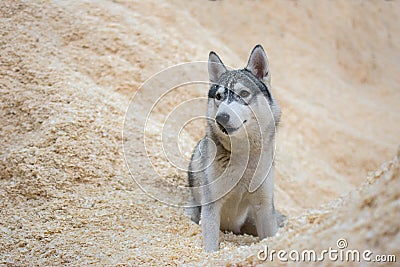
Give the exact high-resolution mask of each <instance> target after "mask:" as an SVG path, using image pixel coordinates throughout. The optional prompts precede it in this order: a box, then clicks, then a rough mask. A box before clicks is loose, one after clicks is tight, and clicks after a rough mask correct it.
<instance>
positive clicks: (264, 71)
mask: <svg viewBox="0 0 400 267" xmlns="http://www.w3.org/2000/svg"><path fill="white" fill-rule="evenodd" d="M246 69H247V70H249V71H250V72H251V73H253V75H254V76H256V77H257V78H258V79H260V80H262V79H264V78H265V77H266V76H267V75H268V71H269V66H268V59H267V55H266V54H265V51H264V48H263V47H262V46H261V45H256V46H255V47H254V48H253V51H251V54H250V57H249V61H248V62H247V66H246Z"/></svg>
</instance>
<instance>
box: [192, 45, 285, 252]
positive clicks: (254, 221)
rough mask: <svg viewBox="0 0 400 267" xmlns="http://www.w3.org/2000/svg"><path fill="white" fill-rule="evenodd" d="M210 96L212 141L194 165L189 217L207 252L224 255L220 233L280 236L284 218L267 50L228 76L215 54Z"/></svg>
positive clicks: (202, 144) (257, 50)
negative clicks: (279, 206) (277, 187)
mask: <svg viewBox="0 0 400 267" xmlns="http://www.w3.org/2000/svg"><path fill="white" fill-rule="evenodd" d="M208 72H209V77H210V84H211V86H210V90H209V93H208V110H207V118H208V123H207V126H206V136H205V137H204V138H203V139H201V140H200V141H199V142H198V144H197V145H196V147H195V149H194V151H193V154H192V158H191V162H190V164H189V171H188V178H189V186H190V187H191V191H192V197H193V198H192V200H191V202H190V205H189V208H187V213H188V214H189V216H190V217H191V219H192V220H193V221H194V222H196V223H199V221H200V219H201V227H202V236H203V246H204V250H205V251H207V252H211V251H217V250H218V249H219V240H218V239H219V230H223V231H232V232H233V233H237V234H239V233H247V234H252V235H254V236H257V235H258V236H259V237H260V239H263V238H266V237H270V236H274V235H275V234H276V233H277V231H278V224H279V225H280V224H282V223H283V220H284V216H283V215H281V214H279V213H278V212H277V211H275V208H274V166H273V160H274V148H275V132H276V127H277V126H278V123H279V120H280V114H281V111H280V108H279V105H278V103H277V102H276V100H275V99H274V97H273V96H272V94H271V75H270V71H269V65H268V60H267V56H266V54H265V51H264V49H263V48H262V46H261V45H257V46H256V47H254V49H253V51H252V52H251V55H250V58H249V60H248V64H247V66H246V67H245V68H244V69H239V70H228V69H227V68H226V67H225V66H224V64H223V63H222V61H221V60H220V58H219V57H218V55H217V54H216V53H215V52H210V54H209V60H208Z"/></svg>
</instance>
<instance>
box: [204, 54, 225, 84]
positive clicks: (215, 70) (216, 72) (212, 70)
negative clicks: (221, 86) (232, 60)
mask: <svg viewBox="0 0 400 267" xmlns="http://www.w3.org/2000/svg"><path fill="white" fill-rule="evenodd" d="M226 71H227V69H226V67H225V65H224V63H222V61H221V59H220V58H219V57H218V55H217V54H216V53H215V52H214V51H211V52H210V54H209V56H208V75H209V76H210V82H212V83H216V82H217V81H218V79H219V77H221V75H222V74H223V73H224V72H226Z"/></svg>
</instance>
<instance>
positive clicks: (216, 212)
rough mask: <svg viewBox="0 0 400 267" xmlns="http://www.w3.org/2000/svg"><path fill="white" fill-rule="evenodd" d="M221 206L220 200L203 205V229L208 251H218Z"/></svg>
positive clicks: (204, 242)
mask: <svg viewBox="0 0 400 267" xmlns="http://www.w3.org/2000/svg"><path fill="white" fill-rule="evenodd" d="M220 210H221V206H220V203H219V202H218V201H216V202H213V203H210V204H207V205H204V206H202V208H201V229H202V235H203V248H204V251H206V252H212V251H218V247H219V246H218V241H219V227H220Z"/></svg>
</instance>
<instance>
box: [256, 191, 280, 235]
mask: <svg viewBox="0 0 400 267" xmlns="http://www.w3.org/2000/svg"><path fill="white" fill-rule="evenodd" d="M253 207H254V213H255V217H256V218H255V219H256V228H257V234H258V236H259V237H260V240H262V239H264V238H266V237H269V236H274V235H275V234H276V232H278V224H277V222H276V214H275V208H274V198H273V197H267V198H259V199H258V200H257V202H256V203H254V205H253Z"/></svg>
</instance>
